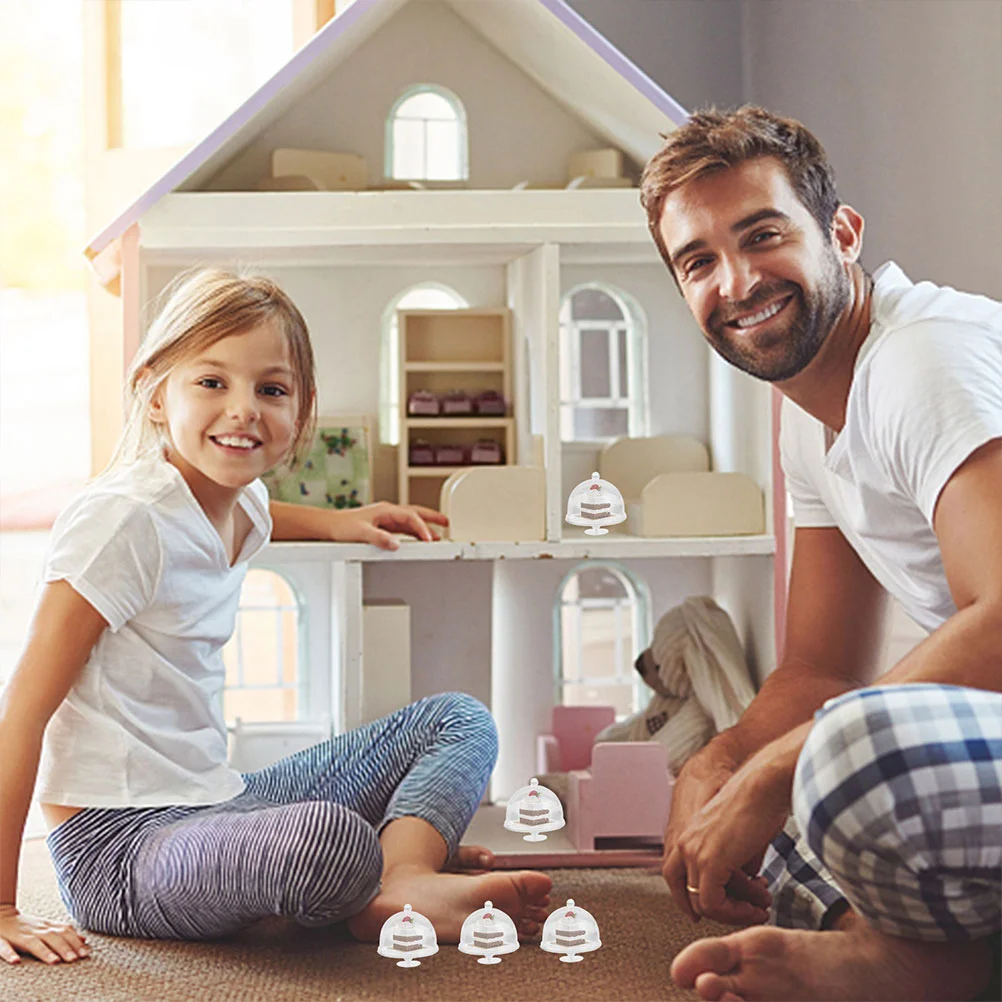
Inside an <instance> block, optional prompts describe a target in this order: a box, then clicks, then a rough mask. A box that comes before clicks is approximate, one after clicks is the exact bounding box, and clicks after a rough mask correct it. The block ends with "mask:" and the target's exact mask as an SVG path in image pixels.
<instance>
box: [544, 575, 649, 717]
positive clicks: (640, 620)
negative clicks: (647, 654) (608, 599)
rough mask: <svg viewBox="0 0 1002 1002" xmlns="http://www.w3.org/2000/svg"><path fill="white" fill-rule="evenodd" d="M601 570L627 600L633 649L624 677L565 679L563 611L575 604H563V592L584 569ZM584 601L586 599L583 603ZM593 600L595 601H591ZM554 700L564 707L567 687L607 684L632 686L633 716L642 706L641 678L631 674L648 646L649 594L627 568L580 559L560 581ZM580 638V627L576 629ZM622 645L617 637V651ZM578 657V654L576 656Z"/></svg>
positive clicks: (556, 603)
mask: <svg viewBox="0 0 1002 1002" xmlns="http://www.w3.org/2000/svg"><path fill="white" fill-rule="evenodd" d="M598 569H603V570H606V571H609V572H610V573H612V574H613V575H614V576H615V577H616V578H617V579H618V580H619V581H620V583H621V584H622V585H623V590H624V591H625V593H626V599H627V601H628V603H629V605H630V609H631V615H630V619H631V624H630V627H631V633H632V647H633V650H632V651H631V652H630V654H629V655H628V656H627V658H626V660H625V666H624V674H619V673H617V674H616V675H615V676H614V677H613V679H612V681H610V679H609V678H608V677H606V678H603V679H592V678H587V677H585V676H584V674H583V673H582V674H581V677H580V678H577V679H568V678H567V676H566V675H565V673H564V630H563V615H562V613H563V610H564V608H565V606H568V605H577V604H578V603H577V602H575V603H571V602H565V601H564V592H565V590H566V588H567V585H568V584H569V583H570V581H571V580H572V579H573V578H574V577H576V576H577V575H579V574H580V573H581V572H582V571H585V570H598ZM579 601H580V600H579ZM586 601H587V600H586ZM592 601H594V600H592ZM599 601H601V600H599ZM553 623H554V627H553V700H554V705H555V706H565V705H567V704H566V703H565V702H564V694H565V691H566V688H567V686H568V685H582V684H584V685H587V684H596V685H610V684H613V685H615V684H624V683H627V682H630V683H632V685H631V690H632V696H633V698H632V707H633V708H632V710H631V713H636V712H637V711H638V710H640V709H641V708H642V707H643V705H644V686H643V681H642V679H641V678H640V676H639V675H638V674H637V673H636V672H635V671H634V669H633V663H634V661H635V660H636V659H637V657H638V656H639V654H640V653H641V651H643V650H644V649H645V648H646V647H647V646H648V645H649V643H650V637H651V594H650V588H649V587H648V585H647V583H646V582H645V581H643V579H641V578H639V577H638V576H637V575H636V574H635V573H634V572H633V571H631V570H630V569H629V568H627V567H625V566H623V565H622V564H620V563H618V562H616V561H613V560H583V561H581V562H579V563H577V564H575V565H574V566H573V567H572V568H571V569H570V570H569V571H568V572H567V574H565V575H564V576H563V578H561V580H560V583H559V585H558V586H557V590H556V597H555V600H554V606H553ZM579 637H580V627H579ZM620 646H621V641H620V640H619V639H618V638H617V648H619V647H620ZM579 657H580V655H579Z"/></svg>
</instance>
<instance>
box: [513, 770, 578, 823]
mask: <svg viewBox="0 0 1002 1002" xmlns="http://www.w3.org/2000/svg"><path fill="white" fill-rule="evenodd" d="M537 805H538V807H539V808H540V809H544V810H546V811H547V812H548V815H549V817H548V820H547V821H546V823H545V824H543V825H540V826H539V829H540V830H541V831H555V830H556V829H557V828H563V826H564V806H563V804H561V803H560V798H559V797H558V796H557V795H556V794H555V793H554V792H553V791H552V790H551V789H549V787H546V786H540V785H539V780H538V779H533V780H530V782H529V785H528V786H523V787H521V789H518V790H516V791H515V794H514V796H513V797H512V798H511V799H510V800H509V801H508V806H507V808H506V810H505V819H504V826H505V828H508V829H509V830H511V831H529V830H530V828H529V826H527V825H525V824H523V823H522V822H520V821H519V815H520V813H521V811H522V809H523V808H524V807H530V806H532V807H536V806H537Z"/></svg>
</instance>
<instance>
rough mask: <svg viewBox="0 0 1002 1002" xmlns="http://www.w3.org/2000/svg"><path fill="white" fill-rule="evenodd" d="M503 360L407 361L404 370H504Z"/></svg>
mask: <svg viewBox="0 0 1002 1002" xmlns="http://www.w3.org/2000/svg"><path fill="white" fill-rule="evenodd" d="M504 369H505V365H504V362H407V363H406V364H405V365H404V370H405V371H406V372H504Z"/></svg>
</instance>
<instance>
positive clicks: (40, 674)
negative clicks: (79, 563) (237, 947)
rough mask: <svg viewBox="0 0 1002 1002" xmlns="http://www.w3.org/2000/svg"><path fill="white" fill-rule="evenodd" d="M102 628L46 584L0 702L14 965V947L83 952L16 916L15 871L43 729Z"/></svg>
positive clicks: (8, 943)
mask: <svg viewBox="0 0 1002 1002" xmlns="http://www.w3.org/2000/svg"><path fill="white" fill-rule="evenodd" d="M107 625H108V624H107V623H106V622H105V620H104V618H103V617H102V616H101V615H100V614H99V613H98V612H97V611H96V610H95V609H94V607H93V606H92V605H91V604H90V603H89V602H87V601H86V600H85V599H83V598H82V597H81V596H80V595H79V594H78V593H77V592H76V591H74V590H73V588H72V587H71V586H70V585H69V584H68V583H67V582H66V581H54V582H52V583H51V584H47V585H46V586H45V588H44V589H43V591H42V597H41V601H40V602H39V604H38V608H37V610H36V611H35V616H34V619H33V620H32V623H31V627H30V629H29V632H28V642H27V645H26V647H25V650H24V653H23V654H22V655H21V659H20V661H18V664H17V668H16V669H15V671H14V674H13V676H12V677H11V680H10V682H9V683H8V685H7V688H6V690H5V691H4V693H3V697H2V699H0V748H3V750H4V753H3V766H2V769H0V958H2V959H3V960H5V961H7V962H9V963H16V962H17V960H18V956H17V950H21V951H23V952H25V953H30V954H32V955H34V956H36V957H38V959H39V960H43V961H47V962H49V963H55V962H57V961H58V960H59V959H60V958H61V959H63V960H73V959H76V958H75V955H79V951H80V950H81V949H82V948H84V947H83V939H82V937H81V936H80V935H79V934H78V933H77V932H76V930H74V929H73V927H72V926H68V925H64V924H58V923H52V922H47V921H41V920H38V919H34V918H32V917H31V916H29V915H21V914H20V913H19V912H18V910H17V900H16V893H17V867H18V860H19V858H20V855H21V838H22V835H23V834H24V822H25V818H26V817H27V815H28V806H29V804H30V803H31V794H32V791H33V789H34V787H35V779H36V777H37V775H38V762H39V759H40V757H41V752H42V736H43V734H44V733H45V727H46V725H47V724H48V722H49V718H50V717H51V716H52V714H53V713H55V711H56V709H57V708H58V707H59V704H60V703H62V701H63V700H64V699H65V698H66V694H67V693H68V692H69V691H70V688H71V686H72V685H73V683H74V682H75V681H76V678H77V676H78V675H79V673H80V670H81V669H82V668H83V666H84V665H85V664H86V662H87V658H88V656H89V655H90V652H91V649H92V648H93V646H94V644H96V643H97V640H98V637H100V636H101V633H102V632H103V631H104V629H105V628H106V627H107ZM84 949H85V948H84Z"/></svg>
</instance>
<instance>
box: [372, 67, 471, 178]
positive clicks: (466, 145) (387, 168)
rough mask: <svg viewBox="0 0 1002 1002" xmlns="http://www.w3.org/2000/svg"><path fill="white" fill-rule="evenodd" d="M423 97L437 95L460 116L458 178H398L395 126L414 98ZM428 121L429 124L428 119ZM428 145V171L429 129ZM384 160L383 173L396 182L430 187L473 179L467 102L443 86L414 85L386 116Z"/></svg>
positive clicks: (398, 99)
mask: <svg viewBox="0 0 1002 1002" xmlns="http://www.w3.org/2000/svg"><path fill="white" fill-rule="evenodd" d="M420 94H434V95H436V96H437V97H440V98H442V99H443V100H445V101H446V102H447V103H448V104H449V106H450V107H451V108H452V110H453V113H454V114H455V116H456V144H457V149H456V164H457V168H458V175H457V176H456V177H450V178H429V177H427V176H425V177H398V176H397V174H396V173H395V171H394V166H393V161H394V152H395V146H396V143H395V137H394V126H395V125H396V122H397V115H398V112H399V110H400V108H401V107H402V106H403V105H404V104H406V103H407V102H408V101H409V100H411V98H414V97H417V96H419V95H420ZM424 121H425V122H427V121H429V120H428V119H424ZM424 139H425V142H424V154H423V160H424V163H425V166H426V168H427V162H428V139H427V128H426V129H425V137H424ZM383 148H384V158H383V170H384V174H385V176H386V177H387V179H389V180H392V181H417V182H419V183H425V182H427V183H430V184H436V183H438V184H448V183H454V182H456V181H467V180H469V177H470V155H469V154H470V142H469V131H468V129H467V124H466V108H465V107H464V105H463V102H462V101H461V100H460V99H459V96H458V95H457V94H455V93H453V92H452V91H451V90H449V89H448V88H447V87H442V86H440V85H439V84H413V85H412V86H410V87H408V88H406V89H405V90H404V91H403V93H402V94H400V96H399V97H398V98H397V99H396V100H395V101H394V102H393V104H392V106H391V107H390V111H389V114H388V115H387V116H386V126H385V139H384V144H383Z"/></svg>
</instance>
